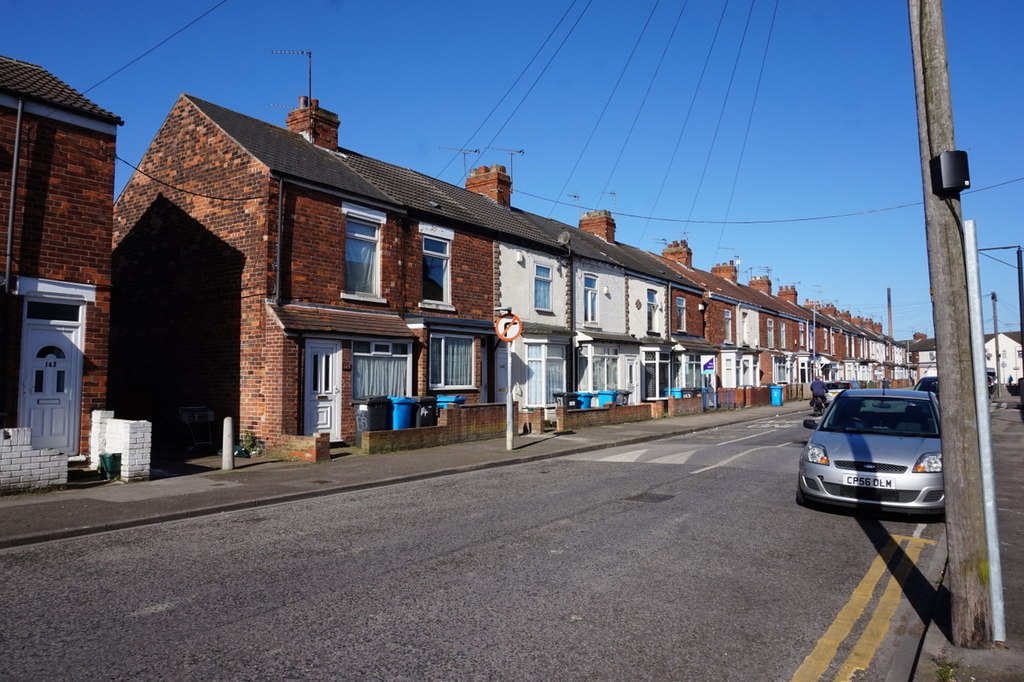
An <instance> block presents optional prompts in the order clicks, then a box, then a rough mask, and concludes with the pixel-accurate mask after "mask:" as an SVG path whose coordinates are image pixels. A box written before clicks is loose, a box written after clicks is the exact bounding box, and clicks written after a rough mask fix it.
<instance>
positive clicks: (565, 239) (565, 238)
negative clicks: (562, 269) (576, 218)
mask: <svg viewBox="0 0 1024 682" xmlns="http://www.w3.org/2000/svg"><path fill="white" fill-rule="evenodd" d="M558 243H559V244H561V245H562V246H565V245H566V244H568V243H569V231H568V230H562V234H560V235H558Z"/></svg>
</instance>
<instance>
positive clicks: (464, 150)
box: [438, 147, 480, 177]
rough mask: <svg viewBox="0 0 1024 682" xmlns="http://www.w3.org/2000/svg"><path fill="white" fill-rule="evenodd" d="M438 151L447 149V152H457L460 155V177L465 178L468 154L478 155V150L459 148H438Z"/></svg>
mask: <svg viewBox="0 0 1024 682" xmlns="http://www.w3.org/2000/svg"><path fill="white" fill-rule="evenodd" d="M438 149H447V150H448V151H452V152H458V153H460V154H462V177H466V173H467V172H468V171H467V169H466V157H467V156H469V155H470V154H479V153H480V150H479V149H461V148H459V147H438Z"/></svg>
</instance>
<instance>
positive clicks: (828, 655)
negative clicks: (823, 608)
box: [792, 525, 935, 682]
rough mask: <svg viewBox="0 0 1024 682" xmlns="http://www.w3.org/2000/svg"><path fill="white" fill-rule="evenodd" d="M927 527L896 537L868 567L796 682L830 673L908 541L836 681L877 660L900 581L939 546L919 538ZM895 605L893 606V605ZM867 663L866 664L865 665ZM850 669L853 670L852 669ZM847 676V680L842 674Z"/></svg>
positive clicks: (811, 679)
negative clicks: (927, 549)
mask: <svg viewBox="0 0 1024 682" xmlns="http://www.w3.org/2000/svg"><path fill="white" fill-rule="evenodd" d="M923 527H924V526H922V525H918V527H917V528H916V529H915V531H914V535H915V537H907V536H903V535H893V536H891V537H892V542H890V543H887V544H886V546H885V548H884V549H883V550H882V553H881V554H879V555H878V556H877V557H875V560H874V561H872V562H871V566H870V567H869V568H868V572H867V573H865V574H864V577H863V578H862V579H861V581H860V583H859V584H858V585H857V587H856V588H855V589H854V590H853V593H852V594H851V595H850V600H849V601H847V602H846V605H845V606H843V608H842V609H840V611H839V614H838V615H837V616H836V618H835V620H834V621H832V625H830V626H829V628H828V630H827V631H826V632H825V634H824V635H822V637H821V639H819V640H818V644H817V646H815V647H814V651H812V652H811V653H810V654H808V655H807V658H805V659H804V662H803V663H802V664H801V666H800V667H799V668H798V669H797V671H796V673H795V674H794V675H793V677H792V682H812V681H816V680H819V679H821V676H822V675H823V674H824V673H825V671H826V670H828V667H829V665H830V664H831V663H832V659H833V658H835V655H836V652H838V651H839V647H840V646H841V645H842V644H843V642H844V641H846V638H847V637H849V636H850V632H851V631H852V630H853V627H854V625H856V624H857V621H858V620H860V618H861V616H862V615H863V614H864V610H865V609H866V608H867V605H868V603H869V602H870V601H871V598H872V595H873V594H874V592H875V586H876V585H877V584H878V583H879V581H880V580H881V579H882V576H883V574H884V573H885V571H886V566H888V564H889V561H890V560H891V559H892V557H893V556H894V555H895V554H896V550H897V549H898V548H899V545H900V543H902V542H904V541H906V542H907V544H908V548H907V550H906V551H905V556H904V557H903V558H902V559H901V560H900V563H899V565H898V566H897V567H896V570H895V574H894V575H893V576H891V577H890V579H889V583H888V585H887V586H886V589H885V592H884V593H883V595H882V597H881V599H880V600H879V605H878V607H877V608H876V612H875V613H874V614H872V618H871V620H870V622H869V623H868V626H867V627H866V628H865V630H864V632H863V633H862V635H861V637H860V639H859V640H858V641H857V644H856V645H855V646H854V648H853V650H852V651H851V652H850V655H849V656H848V657H847V659H846V661H844V662H843V666H842V669H841V671H840V675H838V676H836V678H835V679H837V680H840V679H844V680H845V679H851V677H852V675H853V672H854V671H855V670H856V669H858V668H857V666H859V665H860V664H861V663H862V662H863V665H864V666H865V667H864V668H859V669H861V670H864V669H866V666H867V664H868V663H870V662H871V659H872V658H873V657H874V654H875V651H877V649H878V646H879V645H880V644H881V642H882V640H883V639H884V638H885V634H886V633H887V632H888V630H889V622H890V621H891V619H892V614H893V612H895V609H896V605H897V604H898V603H899V598H900V579H902V577H903V576H904V575H905V574H906V573H907V572H908V571H909V570H910V568H911V566H913V565H914V564H915V562H916V561H917V558H918V556H919V555H920V553H921V550H922V549H923V548H924V546H925V545H927V544H935V541H934V540H926V539H923V538H920V537H916V536H917V535H919V534H920V532H921V530H922V528H923ZM890 604H891V606H890ZM865 660H866V662H865ZM848 666H849V668H848ZM843 674H846V675H847V676H846V677H843V676H842V675H843Z"/></svg>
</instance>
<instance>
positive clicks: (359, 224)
mask: <svg viewBox="0 0 1024 682" xmlns="http://www.w3.org/2000/svg"><path fill="white" fill-rule="evenodd" d="M343 211H344V212H345V293H349V294H357V295H363V296H374V297H376V296H379V295H380V227H381V225H383V224H384V214H383V213H381V212H379V211H372V210H370V209H365V208H362V207H358V206H353V205H351V204H344V205H343Z"/></svg>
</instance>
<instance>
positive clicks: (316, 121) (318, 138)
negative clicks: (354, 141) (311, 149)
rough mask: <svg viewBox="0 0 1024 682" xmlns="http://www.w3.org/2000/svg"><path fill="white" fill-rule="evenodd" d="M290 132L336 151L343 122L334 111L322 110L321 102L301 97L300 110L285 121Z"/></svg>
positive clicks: (295, 111)
mask: <svg viewBox="0 0 1024 682" xmlns="http://www.w3.org/2000/svg"><path fill="white" fill-rule="evenodd" d="M285 125H286V126H288V130H290V131H292V132H293V133H298V134H300V135H302V136H303V137H304V138H306V139H307V140H309V141H310V142H312V143H313V144H315V145H316V146H318V147H323V148H324V149H330V150H331V151H335V150H336V149H337V148H338V127H339V126H340V125H341V121H339V120H338V115H337V114H336V113H334V112H333V111H327V109H321V108H320V100H318V99H312V100H311V99H309V98H308V97H306V96H305V95H301V96H300V97H299V108H298V109H294V110H292V111H291V112H290V113H289V114H288V118H287V119H286V121H285Z"/></svg>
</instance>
